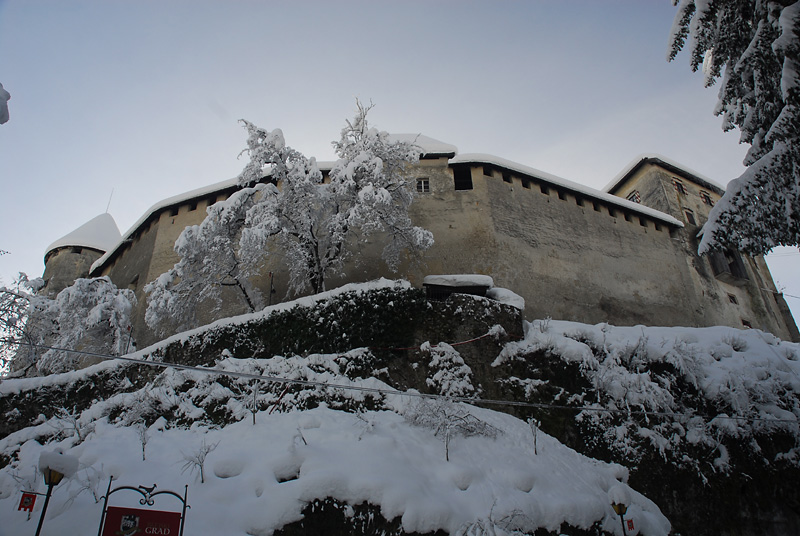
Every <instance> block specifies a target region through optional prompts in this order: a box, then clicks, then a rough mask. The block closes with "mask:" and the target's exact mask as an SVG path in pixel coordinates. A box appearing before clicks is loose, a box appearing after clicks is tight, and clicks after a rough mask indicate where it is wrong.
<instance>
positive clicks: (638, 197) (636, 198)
mask: <svg viewBox="0 0 800 536" xmlns="http://www.w3.org/2000/svg"><path fill="white" fill-rule="evenodd" d="M625 199H627V200H628V201H633V202H634V203H641V202H642V194H640V193H639V190H634V191H632V192H631V193H629V194H628V197H626V198H625Z"/></svg>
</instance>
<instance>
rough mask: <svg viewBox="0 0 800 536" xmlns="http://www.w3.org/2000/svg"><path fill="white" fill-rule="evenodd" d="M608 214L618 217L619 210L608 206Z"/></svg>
mask: <svg viewBox="0 0 800 536" xmlns="http://www.w3.org/2000/svg"><path fill="white" fill-rule="evenodd" d="M608 215H609V216H611V217H612V218H616V217H617V211H616V210H614V209H613V208H611V207H608Z"/></svg>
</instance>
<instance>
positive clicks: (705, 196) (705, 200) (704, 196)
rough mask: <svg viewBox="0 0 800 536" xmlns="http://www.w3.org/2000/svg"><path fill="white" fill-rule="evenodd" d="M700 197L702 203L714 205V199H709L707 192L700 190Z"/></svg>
mask: <svg viewBox="0 0 800 536" xmlns="http://www.w3.org/2000/svg"><path fill="white" fill-rule="evenodd" d="M700 199H702V200H703V203H705V204H706V205H708V206H709V207H713V206H714V200H713V199H711V196H710V195H709V194H708V192H703V191H701V192H700Z"/></svg>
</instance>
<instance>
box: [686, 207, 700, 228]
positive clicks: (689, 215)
mask: <svg viewBox="0 0 800 536" xmlns="http://www.w3.org/2000/svg"><path fill="white" fill-rule="evenodd" d="M683 212H684V214H686V221H687V222H688V223H689V224H690V225H697V220H695V219H694V212H692V211H691V210H689V209H688V208H686V209H684V210H683Z"/></svg>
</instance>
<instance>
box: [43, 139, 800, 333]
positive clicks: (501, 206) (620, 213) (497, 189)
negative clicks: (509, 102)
mask: <svg viewBox="0 0 800 536" xmlns="http://www.w3.org/2000/svg"><path fill="white" fill-rule="evenodd" d="M398 136H399V137H404V138H408V137H407V136H404V135H398ZM412 139H415V140H416V143H417V145H419V146H420V147H421V149H422V151H423V154H422V155H421V157H420V160H419V163H418V164H416V165H415V166H412V167H411V168H410V169H408V178H409V180H411V181H414V183H415V185H416V191H417V197H416V199H415V201H414V203H413V205H412V206H411V210H410V212H411V216H412V220H413V221H414V224H415V225H419V226H421V227H423V228H425V229H428V230H430V231H431V232H433V235H434V239H435V244H434V245H433V247H432V248H431V249H429V250H428V251H427V252H426V253H425V254H424V257H423V262H422V263H421V264H411V263H408V262H407V263H405V264H403V265H401V266H400V269H399V274H393V273H389V272H388V269H387V268H386V267H385V266H384V264H383V263H382V262H381V260H380V251H381V246H380V244H378V243H369V244H367V245H365V246H363V249H361V250H360V251H359V253H358V255H356V257H357V262H352V263H350V265H348V267H347V270H346V274H347V275H346V277H338V278H337V277H332V278H330V279H329V282H328V286H329V288H333V287H335V286H338V285H340V284H344V283H347V282H354V281H368V280H371V279H375V278H377V277H381V276H383V277H397V276H398V275H399V276H401V277H404V278H406V279H408V280H409V281H410V282H411V283H412V284H414V285H417V286H419V285H421V283H422V280H423V278H424V277H425V276H426V275H428V274H457V273H466V274H485V275H490V276H492V278H493V280H494V282H495V284H497V285H498V286H501V287H505V288H508V289H511V290H513V291H514V292H516V293H517V294H519V295H521V296H522V297H523V298H525V303H526V306H525V316H526V317H527V318H528V319H533V318H545V317H552V318H556V319H565V320H574V321H578V322H584V323H590V324H595V323H600V322H608V323H611V324H617V325H636V324H645V325H663V326H712V325H724V326H731V327H737V328H750V327H752V328H759V329H762V330H764V331H768V332H771V333H773V334H774V335H776V336H778V337H780V338H782V339H784V340H794V341H798V340H800V333H798V329H797V327H796V325H795V322H794V320H793V318H792V316H791V313H790V312H789V309H788V307H787V305H786V303H785V301H784V299H783V296H782V294H781V293H780V292H778V291H777V289H776V287H775V284H774V282H773V281H772V277H771V275H770V273H769V269H768V268H767V265H766V263H765V262H764V259H763V258H762V257H749V256H747V255H744V254H740V253H738V252H734V251H724V252H716V253H712V254H710V255H707V256H699V255H698V254H697V246H698V239H697V237H696V235H697V233H698V231H699V230H700V227H701V226H702V224H703V223H704V222H705V221H706V219H707V217H708V212H709V210H710V209H711V207H712V206H713V205H714V203H715V202H716V201H717V200H719V198H720V197H721V196H722V194H723V193H724V189H723V188H722V187H721V186H719V185H718V184H716V183H714V182H713V181H711V180H710V179H708V178H705V177H702V176H701V175H699V174H697V173H695V172H692V171H691V170H688V169H686V168H684V167H683V166H681V165H679V164H677V163H675V162H672V161H670V160H668V159H666V158H664V157H661V156H658V155H644V156H641V157H639V158H637V159H635V160H634V161H633V162H632V163H631V164H630V165H629V166H627V167H626V168H625V169H624V170H623V171H622V172H621V173H620V174H619V175H618V176H617V177H616V178H614V180H613V181H611V183H610V184H609V185H608V186H607V187H606V188H604V190H603V191H597V190H594V189H591V188H588V187H585V186H582V185H579V184H576V183H573V182H570V181H567V180H564V179H561V178H559V177H556V176H553V175H550V174H548V173H544V172H542V171H539V170H536V169H533V168H529V167H527V166H524V165H521V164H517V163H514V162H511V161H508V160H504V159H502V158H498V157H495V156H491V155H486V154H458V151H457V149H456V147H454V146H452V145H449V144H447V143H443V142H439V141H437V140H434V139H431V138H428V137H425V136H414V137H412ZM330 168H331V165H327V167H326V165H325V164H322V163H321V164H320V169H321V170H322V171H323V173H325V172H326V171H328V170H330ZM237 188H238V185H237V182H236V180H228V181H225V182H221V183H218V184H214V185H211V186H208V187H206V188H201V189H198V190H194V191H190V192H187V193H185V194H182V195H179V196H176V197H172V198H169V199H165V200H163V201H161V202H159V203H157V204H156V205H154V206H153V207H152V208H150V210H148V211H147V212H146V213H145V214H144V215H142V217H141V218H140V219H139V220H138V221H137V222H136V223H135V224H134V225H133V227H132V228H131V229H130V230H129V231H128V232H127V233H126V234H125V235H124V236H121V235H120V234H119V231H118V230H117V227H116V224H115V223H114V221H113V219H112V218H111V216H110V215H108V214H103V215H100V216H98V217H97V218H94V219H93V220H91V221H90V222H87V223H86V224H85V225H83V226H81V227H80V228H78V229H76V230H75V231H73V232H72V233H69V234H68V235H66V236H64V237H62V238H61V239H59V240H57V241H56V242H54V243H53V244H52V245H50V247H48V248H47V251H46V253H45V271H44V276H43V277H44V279H45V281H46V286H45V289H44V291H45V292H47V293H48V294H54V293H57V292H58V291H60V290H61V289H63V288H65V287H66V286H68V285H70V284H71V282H72V281H74V279H76V278H78V277H87V276H92V277H97V276H108V277H110V278H111V280H112V281H113V282H114V283H115V284H116V285H117V286H118V287H120V288H129V289H132V290H133V291H134V292H135V294H136V297H137V298H138V301H139V303H138V307H137V310H136V312H135V317H134V322H133V333H134V337H135V338H136V340H137V341H138V342H139V344H140V347H141V346H142V345H143V344H149V343H151V342H155V340H157V337H156V335H155V334H154V333H152V332H151V331H150V329H149V328H148V327H147V325H146V324H145V322H144V311H145V308H146V303H147V296H146V295H145V293H144V290H143V288H144V286H145V285H146V284H147V283H148V282H150V281H153V280H154V279H155V278H156V277H158V276H159V275H161V274H162V273H164V272H166V271H167V270H169V269H170V268H171V267H172V266H173V265H174V264H175V262H177V261H178V257H177V255H176V253H175V252H174V251H173V245H174V243H175V240H176V239H177V238H178V236H179V235H180V233H181V232H182V231H183V229H184V228H185V227H186V226H189V225H195V224H199V223H200V222H201V221H202V220H203V219H204V217H205V213H206V211H205V209H206V207H208V206H209V205H211V204H213V203H215V202H217V201H220V200H224V199H226V198H227V197H228V196H229V195H231V194H232V193H233V192H234V191H236V189H237ZM287 279H288V278H287V276H286V267H285V266H284V265H282V259H281V258H280V257H278V256H272V257H269V258H268V261H267V263H266V264H265V266H264V270H263V275H262V277H261V278H260V279H259V280H258V281H254V284H255V285H256V286H257V287H258V288H260V289H261V290H262V292H263V293H264V295H265V296H270V301H271V303H276V302H277V301H281V300H284V299H289V298H292V297H293V296H289V295H288V294H287ZM225 303H226V304H227V303H228V302H227V301H226V302H225ZM242 312H244V311H242V310H237V307H236V306H235V305H225V306H223V308H222V309H211V308H209V310H208V311H202V312H201V314H200V315H199V318H200V319H201V320H202V321H203V322H205V321H208V322H210V321H213V320H216V319H218V318H222V317H226V316H230V315H233V314H239V313H242Z"/></svg>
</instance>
